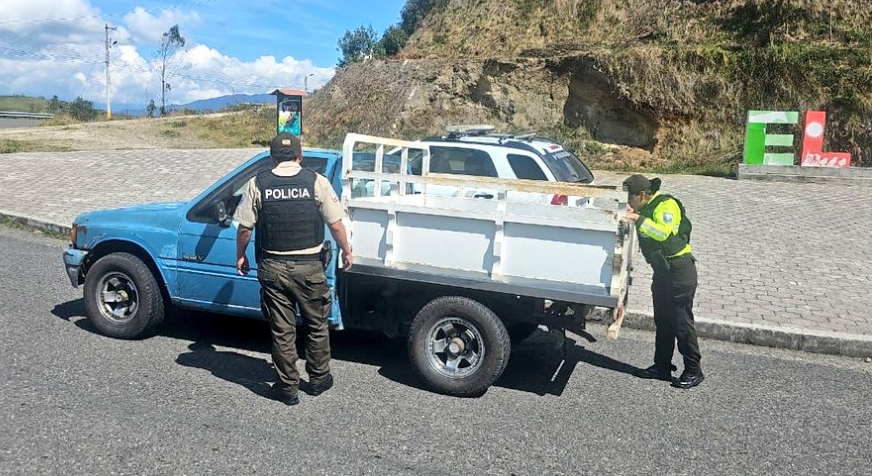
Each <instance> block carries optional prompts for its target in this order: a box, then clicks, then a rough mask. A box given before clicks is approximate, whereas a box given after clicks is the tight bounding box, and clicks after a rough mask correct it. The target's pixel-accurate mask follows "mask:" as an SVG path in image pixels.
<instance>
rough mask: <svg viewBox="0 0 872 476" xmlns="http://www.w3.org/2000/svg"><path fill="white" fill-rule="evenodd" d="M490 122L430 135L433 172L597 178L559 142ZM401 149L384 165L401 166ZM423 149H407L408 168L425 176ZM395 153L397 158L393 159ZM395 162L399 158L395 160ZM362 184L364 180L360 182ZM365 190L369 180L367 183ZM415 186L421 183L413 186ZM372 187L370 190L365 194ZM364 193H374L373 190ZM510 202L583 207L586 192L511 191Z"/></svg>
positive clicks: (484, 194) (477, 193)
mask: <svg viewBox="0 0 872 476" xmlns="http://www.w3.org/2000/svg"><path fill="white" fill-rule="evenodd" d="M492 131H493V127H491V126H456V127H452V128H450V129H449V131H448V134H447V135H444V136H436V137H427V138H424V139H422V140H421V142H423V143H425V144H427V145H429V146H430V172H433V173H443V174H457V175H472V176H479V177H495V178H502V179H526V180H545V181H549V182H570V183H583V184H592V183H594V176H593V173H591V171H590V169H588V168H587V166H586V165H585V164H584V163H583V162H582V161H581V160H580V159H579V158H578V157H576V156H575V154H573V153H572V152H570V151H569V150H567V149H566V148H564V147H563V145H561V144H559V143H558V142H556V141H554V140H552V139H548V138H544V137H539V136H536V135H535V134H524V135H511V134H495V133H493V132H492ZM399 151H400V150H399V149H395V150H392V151H390V152H388V153H387V154H385V167H386V168H388V167H391V165H393V166H394V167H396V166H398V165H399ZM422 156H423V153H422V152H417V153H415V151H414V150H412V149H410V150H409V173H410V174H412V175H421V168H422V162H423V160H422V158H423V157H422ZM373 157H374V154H361V161H360V162H359V166H358V158H357V155H356V156H355V165H354V168H355V169H361V170H364V169H367V168H369V167H371V166H372V162H370V161H371V160H372V159H373ZM393 157H395V158H396V159H397V160H390V158H393ZM394 162H396V163H394ZM361 185H364V184H361ZM364 186H366V188H367V189H370V188H371V187H372V184H371V183H368V184H365V185H364ZM414 190H416V191H417V187H415V189H414ZM367 192H369V193H367ZM427 193H428V194H435V195H446V196H457V195H460V194H461V193H462V194H463V195H464V196H467V197H474V198H485V199H488V198H494V197H495V196H496V192H495V191H493V190H487V189H476V190H463V191H461V190H459V189H458V188H457V187H450V186H436V185H428V188H427ZM361 194H366V195H370V194H371V190H367V191H363V190H361ZM510 195H515V196H514V197H511V196H510V201H523V202H537V203H540V202H550V203H551V204H553V205H574V206H583V205H586V204H588V203H589V201H588V198H586V197H567V196H565V195H543V194H532V193H521V192H512V193H511V194H510Z"/></svg>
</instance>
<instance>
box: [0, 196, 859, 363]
mask: <svg viewBox="0 0 872 476" xmlns="http://www.w3.org/2000/svg"><path fill="white" fill-rule="evenodd" d="M0 218H5V219H9V220H14V221H16V222H18V223H21V224H22V225H24V226H28V227H31V228H36V229H39V230H47V231H52V232H55V233H58V234H62V235H68V234H69V233H70V227H69V226H65V225H58V224H56V223H51V222H48V221H45V220H41V219H39V218H34V217H30V216H27V215H23V214H20V213H12V212H8V211H4V210H0ZM595 319H596V317H594V319H591V320H592V321H593V320H595ZM600 322H602V323H606V320H605V319H603V320H602V321H600ZM624 326H625V327H627V328H630V329H637V330H643V331H654V316H653V314H643V313H638V312H628V313H627V315H626V317H624ZM696 333H697V335H698V336H699V337H704V338H706V339H714V340H720V341H726V342H735V343H737V344H751V345H758V346H762V347H774V348H777V349H790V350H801V351H804V352H812V353H815V354H830V355H843V356H846V357H859V358H866V357H872V336H863V335H857V334H847V333H840V332H826V331H812V330H807V329H799V328H795V327H771V326H762V325H759V324H743V323H739V322H729V321H720V320H710V319H696Z"/></svg>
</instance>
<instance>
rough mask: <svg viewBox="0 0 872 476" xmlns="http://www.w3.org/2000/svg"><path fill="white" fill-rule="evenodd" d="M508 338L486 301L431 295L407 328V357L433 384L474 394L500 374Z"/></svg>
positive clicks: (436, 387) (506, 358) (443, 390)
mask: <svg viewBox="0 0 872 476" xmlns="http://www.w3.org/2000/svg"><path fill="white" fill-rule="evenodd" d="M510 353H511V341H510V339H509V334H508V332H507V331H506V327H505V326H504V325H503V323H502V321H500V319H499V318H498V317H497V316H496V315H495V314H494V313H493V311H491V310H490V309H488V308H487V307H486V306H484V305H483V304H481V303H479V302H477V301H474V300H472V299H469V298H466V297H460V296H443V297H440V298H437V299H434V300H433V301H430V303H428V304H427V305H426V306H424V308H423V309H421V311H420V312H418V315H417V316H415V319H414V321H413V322H412V328H411V330H410V332H409V357H410V359H411V361H412V364H413V366H414V367H415V369H416V370H417V371H418V374H419V375H420V376H421V378H422V379H423V380H424V382H426V383H427V385H428V386H430V387H431V388H433V389H434V390H436V391H438V392H441V393H445V394H448V395H455V396H464V397H469V396H478V395H481V394H483V393H484V392H485V391H487V389H488V387H490V386H491V384H493V383H494V382H495V381H496V380H497V379H498V378H499V377H500V375H502V373H503V371H504V370H505V368H506V365H507V364H508V361H509V354H510Z"/></svg>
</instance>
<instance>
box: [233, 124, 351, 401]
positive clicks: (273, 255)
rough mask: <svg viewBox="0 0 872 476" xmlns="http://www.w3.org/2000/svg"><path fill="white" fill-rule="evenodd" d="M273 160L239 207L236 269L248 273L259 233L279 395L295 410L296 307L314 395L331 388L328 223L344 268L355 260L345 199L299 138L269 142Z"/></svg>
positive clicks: (258, 249)
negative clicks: (311, 163)
mask: <svg viewBox="0 0 872 476" xmlns="http://www.w3.org/2000/svg"><path fill="white" fill-rule="evenodd" d="M270 155H271V156H272V159H273V160H274V161H275V164H276V166H275V168H273V169H272V170H266V171H264V172H261V173H259V174H258V175H257V176H255V177H254V178H253V179H251V181H250V182H249V183H248V188H247V189H246V192H245V195H244V196H243V200H242V202H241V203H240V204H239V206H238V207H237V209H236V214H235V218H236V220H237V221H238V222H239V230H238V232H237V235H236V242H237V246H236V256H237V262H236V268H237V270H238V272H239V274H243V275H244V274H247V273H248V259H247V258H246V256H245V250H246V248H247V247H248V244H249V242H250V241H251V230H252V229H253V228H256V229H257V237H256V240H255V241H256V243H255V248H256V255H257V257H258V263H257V264H258V270H257V279H258V281H260V285H261V307H262V309H263V313H264V315H265V316H266V318H267V319H268V320H269V323H270V328H271V330H272V357H273V363H274V364H275V368H276V372H277V373H278V381H277V382H276V384H275V386H274V387H273V390H274V394H275V395H274V396H275V398H276V399H277V400H279V401H281V402H283V403H285V404H286V405H296V404H297V403H299V401H300V400H299V396H298V389H299V384H300V372H299V371H298V370H297V367H296V362H297V347H296V336H297V333H296V324H297V311H296V309H297V308H299V309H300V316H301V317H302V319H303V324H304V325H305V326H306V329H307V333H306V372H307V373H308V374H309V386H310V391H309V394H310V395H319V394H321V393H323V392H325V391H327V390H329V389H330V388H331V387H332V386H333V375H332V374H331V373H330V330H329V328H328V325H327V317H328V316H329V315H330V311H331V306H332V304H333V299H332V297H331V291H330V286H329V285H328V284H327V278H326V276H325V275H324V264H323V263H322V255H321V252H322V248H323V243H324V224H325V223H326V224H327V225H328V227H329V229H330V232H331V234H332V235H333V238H334V239H335V240H336V243H337V244H338V245H339V248H340V249H341V250H342V258H343V261H344V264H345V269H346V270H348V269H350V268H351V266H352V264H353V258H352V254H351V246H350V245H349V243H348V237H347V235H346V232H345V226H344V225H343V224H342V218H343V217H344V214H345V212H344V210H343V209H342V205H341V204H340V202H339V197H337V196H336V192H334V191H333V186H332V185H331V184H330V181H329V180H327V179H326V178H325V177H324V176H322V175H319V174H317V173H315V172H313V171H311V170H309V169H306V168H303V167H302V165H301V164H302V161H303V150H302V147H301V146H300V140H299V139H297V137H295V136H293V135H291V134H288V133H282V134H279V135H277V136H276V137H275V138H274V139H273V140H272V142H271V143H270Z"/></svg>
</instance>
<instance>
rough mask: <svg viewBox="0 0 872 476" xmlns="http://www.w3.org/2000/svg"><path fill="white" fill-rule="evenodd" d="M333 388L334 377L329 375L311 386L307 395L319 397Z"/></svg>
mask: <svg viewBox="0 0 872 476" xmlns="http://www.w3.org/2000/svg"><path fill="white" fill-rule="evenodd" d="M331 388H333V375H332V374H327V376H326V377H324V378H323V379H321V380H320V381H318V382H314V383H311V384H309V391H308V392H306V393H308V394H309V395H312V396H313V397H317V396H318V395H321V394H322V393H324V392H326V391H327V390H330V389H331Z"/></svg>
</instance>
